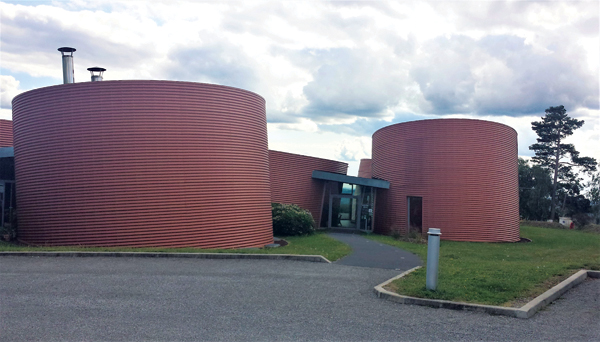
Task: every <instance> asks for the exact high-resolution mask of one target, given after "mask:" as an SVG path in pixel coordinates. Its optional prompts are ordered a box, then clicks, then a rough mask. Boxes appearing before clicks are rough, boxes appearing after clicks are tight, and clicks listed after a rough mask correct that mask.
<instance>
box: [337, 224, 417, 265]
mask: <svg viewBox="0 0 600 342" xmlns="http://www.w3.org/2000/svg"><path fill="white" fill-rule="evenodd" d="M327 235H329V236H331V237H332V238H334V239H336V240H339V241H342V242H343V243H346V244H348V245H350V247H352V254H350V255H348V256H346V257H344V258H342V259H340V260H338V261H336V262H335V263H336V264H342V265H348V266H360V267H371V268H386V269H392V270H399V271H406V270H409V269H411V268H413V267H416V266H419V265H422V264H423V262H422V261H421V259H420V258H419V257H418V256H416V255H414V254H412V253H409V252H407V251H405V250H402V249H400V248H397V247H393V246H390V245H386V244H383V243H380V242H377V241H373V240H369V239H367V238H365V237H363V236H361V235H359V234H345V233H329V234H327Z"/></svg>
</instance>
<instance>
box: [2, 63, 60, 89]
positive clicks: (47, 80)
mask: <svg viewBox="0 0 600 342" xmlns="http://www.w3.org/2000/svg"><path fill="white" fill-rule="evenodd" d="M0 75H5V76H12V77H14V78H15V79H17V80H18V81H19V89H21V90H31V89H36V88H41V87H47V86H52V85H57V84H62V74H60V75H58V76H59V77H48V76H42V77H35V76H31V75H30V74H28V73H26V72H12V71H10V70H7V69H4V68H0Z"/></svg>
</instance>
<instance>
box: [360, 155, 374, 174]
mask: <svg viewBox="0 0 600 342" xmlns="http://www.w3.org/2000/svg"><path fill="white" fill-rule="evenodd" d="M372 176H373V175H372V173H371V159H361V160H360V164H359V165H358V177H362V178H371V177H372Z"/></svg>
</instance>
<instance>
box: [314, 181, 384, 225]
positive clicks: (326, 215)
mask: <svg viewBox="0 0 600 342" xmlns="http://www.w3.org/2000/svg"><path fill="white" fill-rule="evenodd" d="M312 178H313V179H315V180H319V181H324V187H323V196H322V202H321V206H322V211H321V222H320V227H324V228H342V229H344V228H348V229H360V230H364V231H372V230H373V213H374V210H373V209H374V205H375V195H376V190H377V189H378V188H379V189H389V188H390V183H389V182H387V181H384V180H380V179H370V178H362V177H352V176H346V175H343V174H339V173H332V172H325V171H317V170H314V171H313V172H312Z"/></svg>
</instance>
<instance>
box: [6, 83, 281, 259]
mask: <svg viewBox="0 0 600 342" xmlns="http://www.w3.org/2000/svg"><path fill="white" fill-rule="evenodd" d="M13 118H14V133H15V171H16V180H17V204H18V207H19V237H20V240H22V241H23V242H26V243H31V244H48V245H94V246H165V247H180V246H195V247H204V248H230V247H251V246H262V245H265V244H268V243H272V241H273V233H272V223H271V222H272V221H271V211H270V190H269V188H270V187H269V167H268V165H269V164H268V152H267V128H266V116H265V102H264V99H263V98H262V97H260V96H258V95H257V94H254V93H251V92H248V91H245V90H241V89H236V88H231V87H225V86H218V85H210V84H200V83H189V82H171V81H104V82H86V83H74V84H65V85H59V86H52V87H47V88H40V89H36V90H32V91H29V92H26V93H23V94H21V95H19V96H17V97H16V98H15V99H14V100H13Z"/></svg>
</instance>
